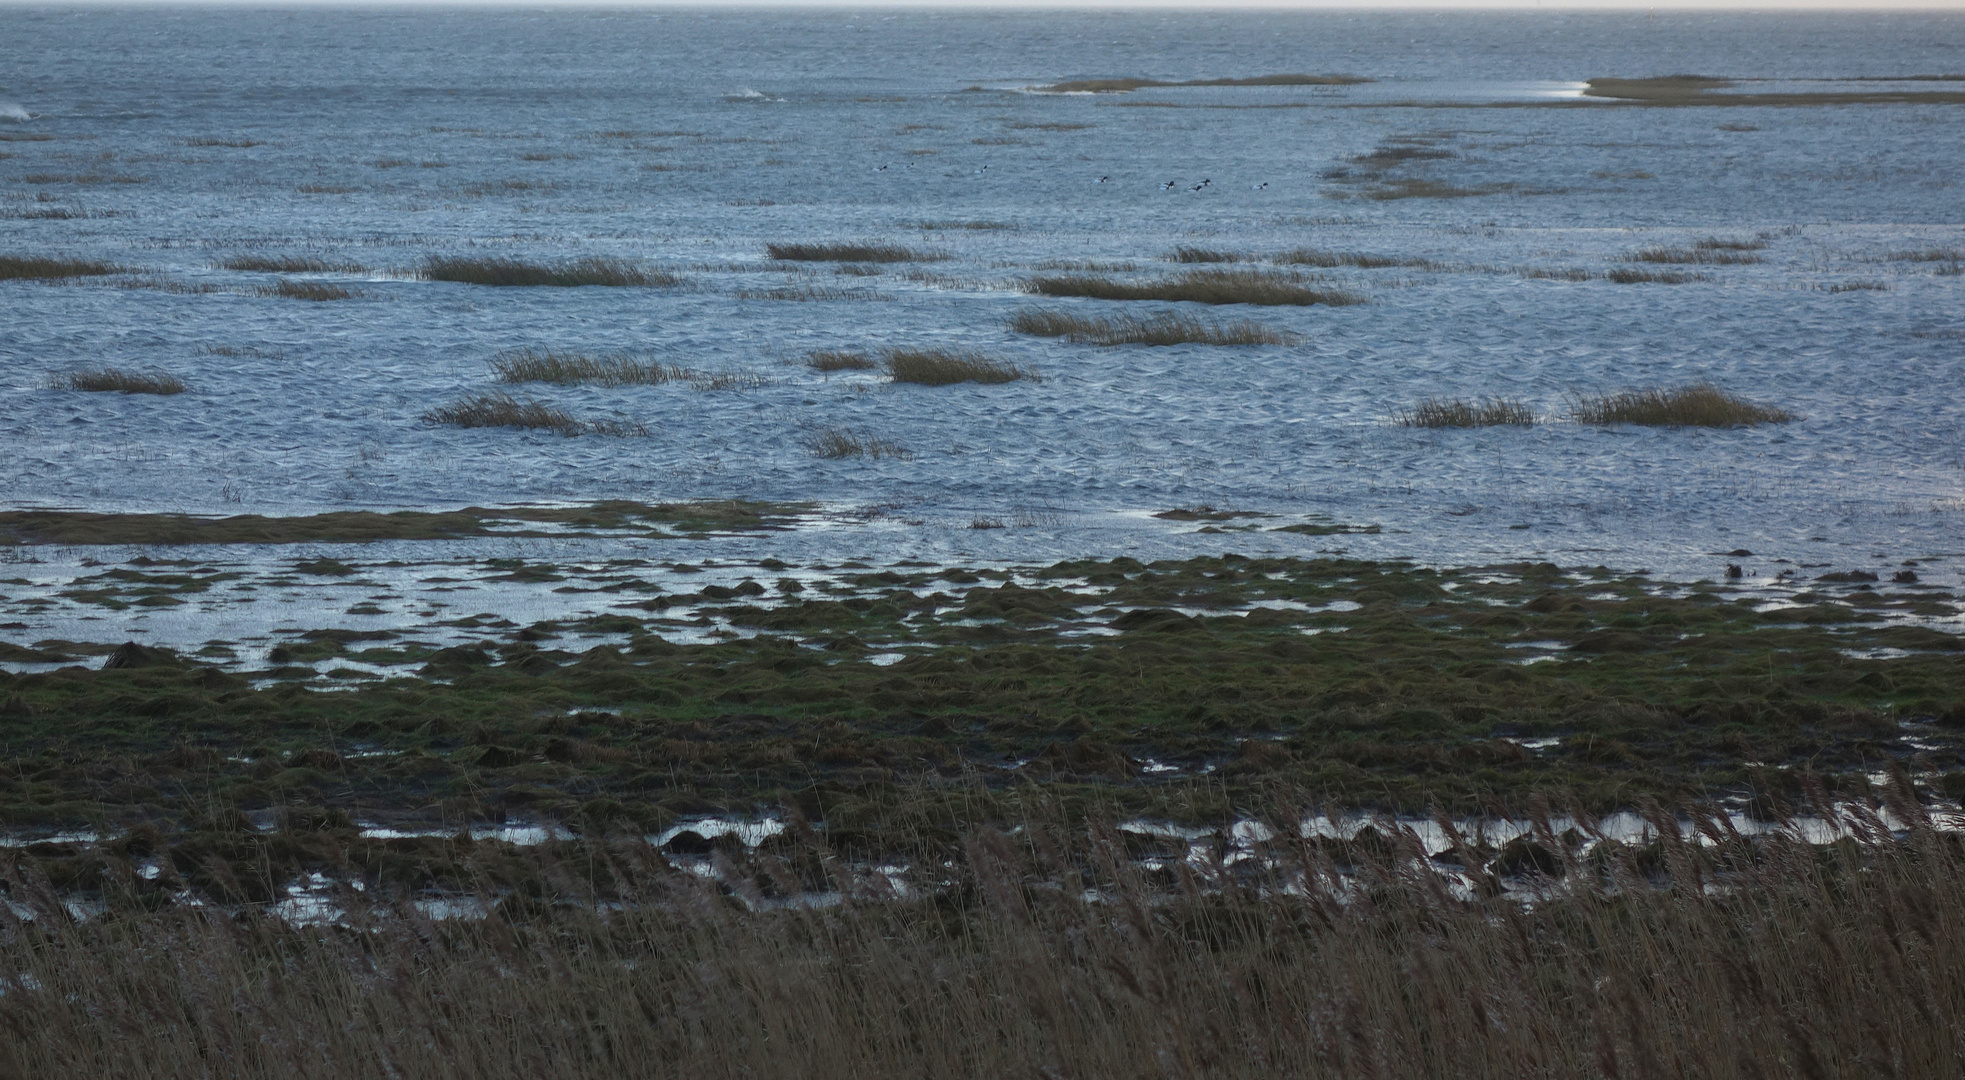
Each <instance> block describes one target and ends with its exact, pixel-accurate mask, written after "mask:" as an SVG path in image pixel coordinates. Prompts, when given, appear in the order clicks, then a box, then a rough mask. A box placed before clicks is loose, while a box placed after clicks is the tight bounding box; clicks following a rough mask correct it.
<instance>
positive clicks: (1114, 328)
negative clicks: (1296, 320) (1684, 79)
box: [1010, 310, 1297, 345]
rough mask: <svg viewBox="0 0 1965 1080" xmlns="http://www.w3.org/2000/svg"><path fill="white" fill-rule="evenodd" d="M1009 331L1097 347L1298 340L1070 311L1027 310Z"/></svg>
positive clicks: (1257, 328) (1266, 331)
mask: <svg viewBox="0 0 1965 1080" xmlns="http://www.w3.org/2000/svg"><path fill="white" fill-rule="evenodd" d="M1010 329H1011V330H1014V331H1016V332H1017V333H1019V334H1030V335H1032V336H1035V337H1061V338H1064V339H1065V340H1067V341H1078V342H1087V343H1090V344H1094V345H1186V344H1197V345H1289V344H1293V343H1294V342H1295V341H1296V340H1297V338H1296V335H1294V334H1290V333H1287V332H1285V331H1281V330H1272V329H1270V328H1269V327H1266V326H1262V325H1260V324H1259V323H1252V322H1235V323H1218V322H1213V321H1211V320H1205V319H1197V318H1193V317H1191V316H1183V315H1171V314H1169V315H1155V316H1150V317H1146V318H1139V317H1135V316H1120V317H1117V318H1110V319H1107V318H1097V317H1088V316H1083V315H1074V314H1072V313H1070V312H1066V311H1047V310H1036V311H1023V312H1019V313H1017V315H1016V317H1015V318H1013V319H1011V320H1010Z"/></svg>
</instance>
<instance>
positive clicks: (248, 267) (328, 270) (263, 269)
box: [218, 255, 368, 274]
mask: <svg viewBox="0 0 1965 1080" xmlns="http://www.w3.org/2000/svg"><path fill="white" fill-rule="evenodd" d="M218 266H219V268H220V269H222V270H240V271H245V272H249V273H259V274H366V273H368V267H366V266H363V265H361V264H360V263H351V262H329V261H327V260H326V259H321V258H316V257H314V256H312V255H235V256H233V257H232V258H229V259H225V260H223V261H221V262H220V263H219V264H218Z"/></svg>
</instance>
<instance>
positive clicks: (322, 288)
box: [253, 278, 362, 300]
mask: <svg viewBox="0 0 1965 1080" xmlns="http://www.w3.org/2000/svg"><path fill="white" fill-rule="evenodd" d="M253 291H254V292H255V293H257V294H258V295H260V296H281V297H285V298H286V299H288V300H352V299H354V298H355V297H358V296H360V295H362V294H361V293H359V292H356V291H355V290H353V289H345V288H342V287H341V286H339V285H330V284H328V283H327V282H325V281H289V280H287V279H286V278H281V279H280V280H279V281H278V282H277V283H275V284H272V285H262V286H260V287H259V288H257V289H255V290H253Z"/></svg>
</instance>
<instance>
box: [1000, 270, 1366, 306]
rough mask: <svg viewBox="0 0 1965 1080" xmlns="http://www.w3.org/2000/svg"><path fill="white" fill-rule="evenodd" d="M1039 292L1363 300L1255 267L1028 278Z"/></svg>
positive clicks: (1216, 300) (1263, 301)
mask: <svg viewBox="0 0 1965 1080" xmlns="http://www.w3.org/2000/svg"><path fill="white" fill-rule="evenodd" d="M1024 288H1025V290H1026V291H1028V292H1032V293H1035V294H1037V295H1039V296H1082V297H1085V298H1087V299H1091V300H1172V301H1179V300H1186V301H1191V302H1194V303H1200V304H1256V305H1259V306H1266V307H1278V306H1299V307H1307V306H1309V305H1312V304H1327V305H1330V306H1332V307H1338V306H1342V305H1346V304H1362V303H1364V302H1365V298H1364V297H1362V296H1359V295H1358V294H1356V293H1352V292H1346V291H1344V290H1342V289H1317V288H1311V287H1310V286H1308V285H1305V284H1303V282H1302V279H1300V278H1298V277H1296V276H1294V275H1290V274H1278V273H1268V272H1264V271H1260V270H1190V271H1188V272H1187V273H1185V274H1182V275H1180V276H1178V277H1173V278H1163V279H1161V280H1159V281H1120V280H1118V279H1116V278H1109V277H1102V276H1098V275H1093V274H1059V275H1054V276H1049V277H1036V278H1031V279H1030V280H1029V282H1027V283H1026V284H1025V286H1024Z"/></svg>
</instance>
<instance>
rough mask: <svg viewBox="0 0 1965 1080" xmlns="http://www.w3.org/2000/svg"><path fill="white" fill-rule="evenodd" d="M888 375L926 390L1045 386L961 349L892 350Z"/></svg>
mask: <svg viewBox="0 0 1965 1080" xmlns="http://www.w3.org/2000/svg"><path fill="white" fill-rule="evenodd" d="M887 374H888V375H889V376H890V377H892V378H893V380H894V381H895V382H904V383H918V384H920V385H922V386H951V385H953V384H955V383H965V382H973V383H990V384H994V383H1007V382H1016V381H1017V380H1019V379H1029V380H1031V381H1033V382H1042V381H1043V380H1042V379H1040V378H1038V377H1037V374H1036V373H1035V372H1031V371H1025V370H1024V369H1022V368H1020V367H1017V366H1016V365H1014V364H1009V363H1005V362H1003V361H1001V360H996V359H993V358H991V357H988V356H984V355H982V354H981V353H975V352H967V351H963V350H957V349H889V350H888V351H887Z"/></svg>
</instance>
